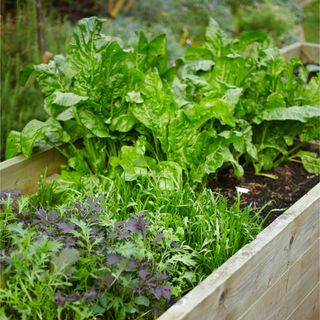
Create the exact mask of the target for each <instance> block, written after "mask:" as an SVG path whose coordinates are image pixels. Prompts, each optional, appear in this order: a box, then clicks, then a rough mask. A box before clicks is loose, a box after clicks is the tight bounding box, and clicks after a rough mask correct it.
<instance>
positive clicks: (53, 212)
mask: <svg viewBox="0 0 320 320" xmlns="http://www.w3.org/2000/svg"><path fill="white" fill-rule="evenodd" d="M48 218H49V219H50V220H53V221H54V220H57V219H58V218H59V216H58V213H57V211H56V210H51V211H50V213H49V216H48Z"/></svg>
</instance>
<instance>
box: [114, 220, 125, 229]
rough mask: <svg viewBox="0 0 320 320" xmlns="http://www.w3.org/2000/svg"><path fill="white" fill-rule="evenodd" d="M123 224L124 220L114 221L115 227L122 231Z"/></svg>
mask: <svg viewBox="0 0 320 320" xmlns="http://www.w3.org/2000/svg"><path fill="white" fill-rule="evenodd" d="M122 226H123V221H116V222H115V223H114V228H115V229H116V230H117V231H121V228H122Z"/></svg>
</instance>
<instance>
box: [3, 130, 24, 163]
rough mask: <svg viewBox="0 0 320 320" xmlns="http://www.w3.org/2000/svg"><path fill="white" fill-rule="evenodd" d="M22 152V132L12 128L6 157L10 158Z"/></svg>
mask: <svg viewBox="0 0 320 320" xmlns="http://www.w3.org/2000/svg"><path fill="white" fill-rule="evenodd" d="M19 153H21V132H18V131H15V130H12V131H10V132H9V134H8V136H7V141H6V159H10V158H12V157H14V156H16V155H17V154H19Z"/></svg>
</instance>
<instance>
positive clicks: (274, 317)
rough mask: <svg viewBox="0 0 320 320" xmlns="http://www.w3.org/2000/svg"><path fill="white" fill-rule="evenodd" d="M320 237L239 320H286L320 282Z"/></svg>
mask: <svg viewBox="0 0 320 320" xmlns="http://www.w3.org/2000/svg"><path fill="white" fill-rule="evenodd" d="M319 259H320V252H319V238H318V239H317V240H316V241H315V242H314V243H313V244H312V245H311V247H310V248H309V249H308V250H306V252H305V253H304V254H303V255H302V257H300V258H299V259H298V260H297V262H296V263H295V264H294V265H292V266H291V267H290V268H288V270H287V271H286V272H285V273H284V274H283V276H282V277H281V278H280V279H279V281H277V283H275V284H274V285H273V286H271V287H270V288H268V289H267V290H266V292H265V293H264V294H263V295H262V296H261V297H260V298H259V299H257V301H255V303H254V304H253V305H252V306H250V308H249V309H248V310H247V311H246V312H245V313H244V314H243V315H242V316H241V317H240V318H239V320H256V319H264V320H283V319H286V318H287V316H288V315H290V314H291V313H292V312H293V311H294V310H295V308H296V306H297V305H299V304H300V303H301V302H302V301H303V300H304V298H305V296H306V295H308V294H309V293H310V291H311V290H312V289H313V287H314V284H315V283H317V281H318V279H319Z"/></svg>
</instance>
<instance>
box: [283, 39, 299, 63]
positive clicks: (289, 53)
mask: <svg viewBox="0 0 320 320" xmlns="http://www.w3.org/2000/svg"><path fill="white" fill-rule="evenodd" d="M301 44H302V43H301V42H296V43H293V44H291V45H289V46H286V47H284V48H282V49H281V50H280V52H281V53H282V55H283V56H284V57H285V58H286V59H288V60H289V59H292V58H300V52H301Z"/></svg>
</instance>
